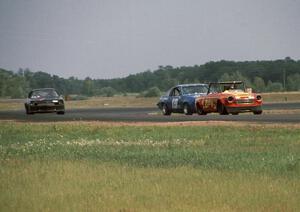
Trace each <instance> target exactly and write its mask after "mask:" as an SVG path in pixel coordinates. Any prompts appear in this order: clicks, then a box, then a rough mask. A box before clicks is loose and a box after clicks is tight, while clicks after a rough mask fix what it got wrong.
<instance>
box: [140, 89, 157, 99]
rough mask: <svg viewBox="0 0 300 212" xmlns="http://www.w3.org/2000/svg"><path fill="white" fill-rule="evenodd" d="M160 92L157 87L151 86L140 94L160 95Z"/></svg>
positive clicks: (147, 95) (145, 95)
mask: <svg viewBox="0 0 300 212" xmlns="http://www.w3.org/2000/svg"><path fill="white" fill-rule="evenodd" d="M160 94H161V92H160V90H159V88H158V87H152V88H149V89H148V90H146V91H145V92H144V93H143V94H142V95H143V96H144V97H157V96H160Z"/></svg>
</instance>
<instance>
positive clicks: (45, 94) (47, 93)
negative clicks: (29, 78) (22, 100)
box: [29, 89, 58, 99]
mask: <svg viewBox="0 0 300 212" xmlns="http://www.w3.org/2000/svg"><path fill="white" fill-rule="evenodd" d="M56 97H58V94H57V93H56V91H55V90H53V89H45V90H36V91H32V92H31V94H30V96H29V98H32V99H36V98H56Z"/></svg>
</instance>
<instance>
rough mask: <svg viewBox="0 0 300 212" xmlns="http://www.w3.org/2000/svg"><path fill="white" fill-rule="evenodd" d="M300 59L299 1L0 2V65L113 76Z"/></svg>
mask: <svg viewBox="0 0 300 212" xmlns="http://www.w3.org/2000/svg"><path fill="white" fill-rule="evenodd" d="M286 56H290V57H291V58H293V59H296V60H299V58H300V0H207V1H204V0H0V67H1V68H4V69H10V70H18V69H19V68H20V67H21V68H30V69H32V70H34V71H45V72H48V73H51V74H56V75H59V76H63V77H70V76H75V77H79V78H85V77H86V76H90V77H92V78H115V77H124V76H127V75H129V74H134V73H137V72H142V71H145V70H149V69H150V70H155V69H157V67H158V66H159V65H172V66H175V67H177V66H184V65H186V66H193V65H195V64H198V65H200V64H204V63H206V62H208V61H218V60H222V59H225V60H236V61H244V60H272V59H281V58H285V57H286Z"/></svg>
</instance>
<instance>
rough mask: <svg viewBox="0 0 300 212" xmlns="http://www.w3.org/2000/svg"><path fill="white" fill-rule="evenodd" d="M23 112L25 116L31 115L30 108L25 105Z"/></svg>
mask: <svg viewBox="0 0 300 212" xmlns="http://www.w3.org/2000/svg"><path fill="white" fill-rule="evenodd" d="M25 110H26V114H27V115H33V112H31V111H30V108H29V107H28V106H27V105H26V106H25Z"/></svg>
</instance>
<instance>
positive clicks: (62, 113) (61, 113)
mask: <svg viewBox="0 0 300 212" xmlns="http://www.w3.org/2000/svg"><path fill="white" fill-rule="evenodd" d="M56 114H58V115H64V114H65V111H58V112H57V113H56Z"/></svg>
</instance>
